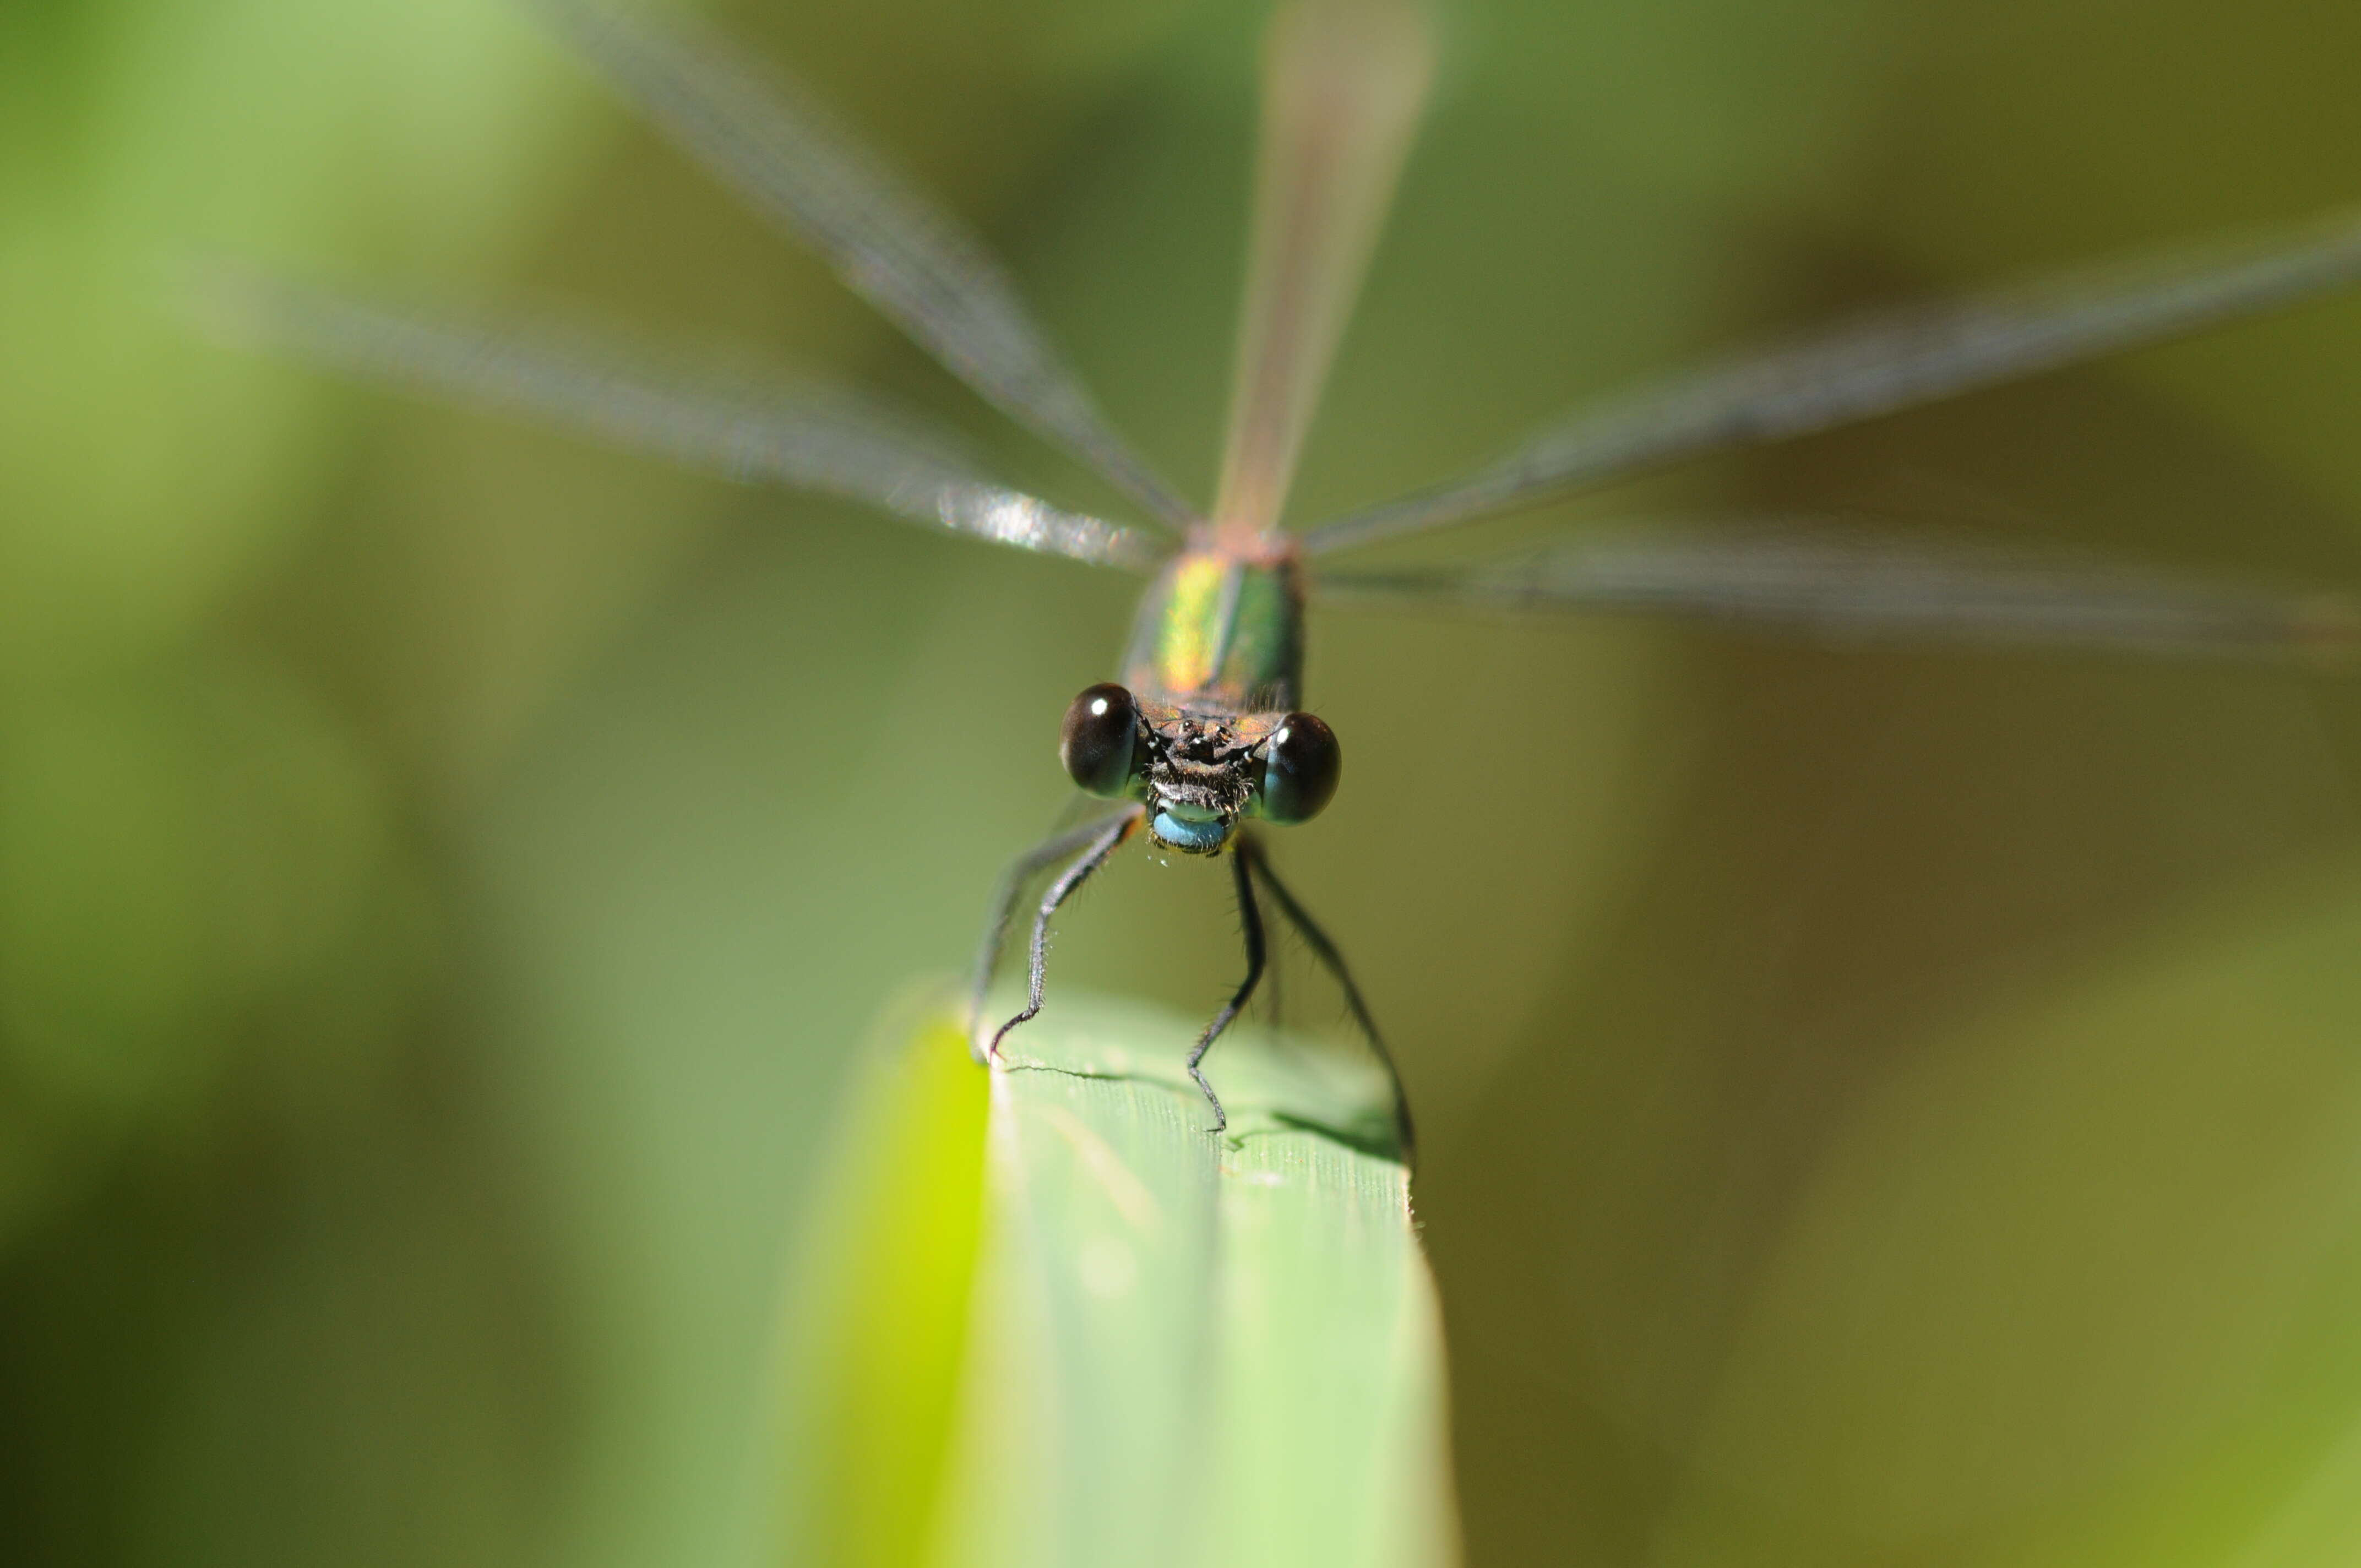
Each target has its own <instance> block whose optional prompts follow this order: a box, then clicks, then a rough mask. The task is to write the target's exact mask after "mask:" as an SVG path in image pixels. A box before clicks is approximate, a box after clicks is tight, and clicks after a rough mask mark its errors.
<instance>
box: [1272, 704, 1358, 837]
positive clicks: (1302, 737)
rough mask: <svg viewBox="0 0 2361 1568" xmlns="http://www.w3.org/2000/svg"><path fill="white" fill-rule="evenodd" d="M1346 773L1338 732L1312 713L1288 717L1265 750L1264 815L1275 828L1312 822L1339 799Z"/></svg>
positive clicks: (1275, 730) (1294, 714)
mask: <svg viewBox="0 0 2361 1568" xmlns="http://www.w3.org/2000/svg"><path fill="white" fill-rule="evenodd" d="M1344 771H1345V753H1344V752H1343V751H1339V750H1338V749H1337V746H1336V732H1335V731H1334V730H1333V729H1329V728H1328V726H1326V725H1325V724H1323V723H1322V722H1321V721H1320V720H1319V719H1318V718H1314V717H1313V716H1312V715H1311V714H1309V713H1290V714H1289V715H1288V716H1287V722H1286V723H1284V724H1282V725H1280V726H1279V728H1278V729H1274V730H1272V731H1271V732H1270V740H1268V742H1266V743H1265V746H1264V751H1263V764H1262V814H1263V815H1264V816H1265V817H1269V818H1270V819H1271V820H1272V821H1273V822H1309V821H1310V820H1312V818H1313V817H1317V816H1319V815H1320V808H1321V807H1322V806H1326V805H1327V804H1328V802H1329V799H1330V798H1331V797H1332V796H1334V795H1335V793H1336V781H1337V779H1338V778H1339V777H1340V776H1342V775H1343V773H1344Z"/></svg>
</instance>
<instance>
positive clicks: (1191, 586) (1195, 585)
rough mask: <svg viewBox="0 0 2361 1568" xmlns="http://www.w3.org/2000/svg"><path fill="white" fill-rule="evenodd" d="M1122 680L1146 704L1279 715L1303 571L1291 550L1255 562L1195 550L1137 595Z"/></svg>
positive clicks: (1294, 668)
mask: <svg viewBox="0 0 2361 1568" xmlns="http://www.w3.org/2000/svg"><path fill="white" fill-rule="evenodd" d="M1123 679H1124V684H1125V685H1128V686H1129V687H1131V689H1132V690H1133V691H1135V692H1137V694H1138V695H1139V696H1142V697H1143V698H1146V699H1148V701H1150V702H1164V703H1170V704H1173V705H1175V706H1178V707H1191V708H1213V709H1222V710H1225V711H1228V712H1231V713H1270V712H1284V711H1286V710H1288V709H1290V708H1292V707H1295V706H1296V704H1297V703H1298V701H1299V700H1300V699H1301V693H1302V689H1303V575H1302V571H1301V567H1300V566H1299V565H1297V563H1296V561H1295V559H1294V557H1293V556H1292V555H1282V556H1279V557H1277V558H1275V559H1272V560H1268V561H1255V560H1248V559H1246V558H1243V557H1241V556H1238V555H1235V554H1231V553H1229V552H1228V551H1225V550H1219V549H1213V548H1205V547H1197V548H1191V549H1189V550H1187V551H1184V552H1183V553H1181V554H1180V555H1178V556H1176V557H1175V558H1174V559H1173V561H1172V563H1171V565H1168V566H1167V567H1165V568H1164V571H1163V574H1162V575H1161V576H1159V577H1158V578H1157V580H1156V586H1155V587H1151V588H1150V589H1148V596H1147V598H1144V599H1143V600H1141V602H1140V607H1139V619H1138V620H1137V621H1135V622H1134V623H1133V630H1132V635H1131V649H1130V652H1129V653H1128V654H1127V655H1126V657H1125V659H1124V674H1123Z"/></svg>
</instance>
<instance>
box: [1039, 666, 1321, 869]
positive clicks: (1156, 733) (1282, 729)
mask: <svg viewBox="0 0 2361 1568" xmlns="http://www.w3.org/2000/svg"><path fill="white" fill-rule="evenodd" d="M1058 757H1059V760H1060V762H1063V763H1064V764H1065V767H1066V772H1067V773H1068V774H1069V775H1070V776H1071V778H1072V779H1073V781H1074V783H1075V784H1078V785H1080V786H1081V787H1082V789H1083V790H1084V791H1085V792H1087V793H1089V794H1091V795H1097V796H1099V797H1101V798H1102V799H1107V800H1118V799H1126V798H1127V799H1133V800H1140V801H1145V802H1146V803H1147V804H1148V808H1149V817H1148V833H1149V834H1150V836H1151V837H1153V838H1154V839H1156V840H1157V841H1158V842H1159V843H1160V844H1163V845H1165V846H1166V847H1168V848H1170V849H1174V850H1180V851H1181V852H1182V853H1184V854H1191V855H1213V854H1219V853H1220V852H1221V850H1222V848H1223V846H1224V845H1225V844H1227V843H1228V842H1229V841H1230V839H1231V836H1232V835H1233V834H1234V833H1235V832H1236V830H1237V825H1238V821H1239V819H1240V818H1241V817H1263V818H1265V819H1266V820H1268V821H1271V822H1278V823H1296V822H1305V821H1309V820H1310V819H1311V818H1312V817H1316V816H1318V815H1319V813H1320V810H1321V808H1322V807H1323V806H1326V805H1327V804H1328V802H1329V799H1330V798H1331V797H1332V796H1334V795H1335V793H1336V783H1337V780H1338V778H1339V776H1340V775H1341V773H1342V771H1343V763H1344V759H1343V753H1342V752H1341V751H1339V749H1338V747H1337V745H1336V735H1335V732H1334V730H1332V729H1329V728H1328V726H1327V725H1326V724H1325V723H1323V722H1322V721H1321V720H1320V719H1319V718H1317V717H1315V716H1314V715H1312V714H1309V713H1246V714H1240V713H1231V712H1228V711H1226V710H1224V709H1221V708H1212V707H1206V708H1198V707H1186V706H1177V705H1173V704H1169V703H1154V702H1142V701H1141V700H1140V699H1138V698H1137V697H1135V696H1133V695H1132V694H1131V693H1130V692H1129V691H1128V690H1126V689H1125V688H1124V687H1122V686H1119V685H1114V684H1112V683H1109V684H1106V685H1095V686H1092V687H1090V688H1088V689H1087V690H1085V691H1084V692H1083V693H1082V695H1081V696H1077V697H1076V698H1074V700H1073V702H1072V704H1071V706H1070V707H1068V708H1067V709H1066V723H1065V731H1064V734H1063V735H1062V737H1061V738H1060V741H1059V746H1058Z"/></svg>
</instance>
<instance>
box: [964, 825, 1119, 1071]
mask: <svg viewBox="0 0 2361 1568" xmlns="http://www.w3.org/2000/svg"><path fill="white" fill-rule="evenodd" d="M1124 815H1137V813H1136V812H1132V813H1126V814H1124ZM1120 820H1122V817H1101V818H1099V819H1098V820H1096V821H1093V822H1085V823H1083V824H1082V825H1081V826H1080V827H1076V828H1067V829H1066V830H1065V831H1063V832H1060V833H1053V834H1051V835H1050V836H1049V838H1047V839H1043V840H1041V842H1039V843H1038V844H1036V845H1034V846H1033V847H1032V848H1031V849H1029V850H1026V851H1025V852H1024V853H1023V854H1021V855H1019V856H1017V857H1016V860H1014V861H1011V862H1009V866H1008V869H1007V870H1006V871H1005V872H1001V873H1000V883H999V885H997V886H996V887H994V889H993V890H992V904H991V905H990V914H989V915H988V916H986V917H985V920H984V927H983V941H982V942H980V943H978V944H977V945H976V953H975V970H974V972H973V973H972V975H971V976H970V977H969V981H968V1007H967V1038H968V1050H969V1053H970V1054H971V1055H972V1056H973V1057H974V1058H975V1059H976V1060H977V1061H978V1062H983V1061H984V1060H985V1059H986V1058H988V1057H989V1056H991V1055H992V1054H993V1053H994V1047H996V1046H997V1044H998V1042H999V1035H994V1036H993V1037H992V1039H991V1041H989V1042H987V1041H986V1040H985V1038H984V1033H983V1017H984V1014H983V1008H984V1002H985V997H986V993H987V992H990V991H991V989H992V976H993V972H994V970H998V969H999V968H1000V955H1001V953H1002V952H1003V951H1004V950H1005V948H1007V946H1008V926H1009V922H1010V921H1012V920H1014V919H1015V918H1016V900H1017V897H1018V896H1019V895H1020V894H1023V893H1024V891H1025V884H1026V883H1028V882H1031V881H1032V880H1033V879H1034V878H1035V877H1037V876H1039V875H1040V874H1041V872H1043V870H1044V869H1046V868H1048V867H1049V866H1053V865H1055V864H1057V863H1058V862H1059V861H1062V860H1064V859H1065V858H1066V857H1067V856H1069V855H1071V854H1074V853H1076V852H1078V851H1079V850H1081V849H1082V847H1083V846H1084V845H1086V844H1090V843H1093V842H1094V841H1095V840H1096V839H1098V838H1099V836H1100V835H1101V834H1103V833H1104V832H1106V831H1107V830H1108V829H1109V828H1111V827H1113V826H1114V825H1115V823H1116V822H1119V821H1120ZM1040 1001H1041V999H1040V998H1039V997H1038V996H1036V997H1034V999H1033V1003H1034V1005H1035V1006H1037V1007H1038V1006H1039V1005H1040ZM1007 1032H1008V1031H1007V1030H1006V1029H1003V1030H1001V1031H1000V1034H1002V1035H1005V1034H1006V1033H1007Z"/></svg>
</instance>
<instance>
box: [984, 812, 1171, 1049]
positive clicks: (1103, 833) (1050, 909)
mask: <svg viewBox="0 0 2361 1568" xmlns="http://www.w3.org/2000/svg"><path fill="white" fill-rule="evenodd" d="M1146 820H1148V812H1147V809H1146V808H1145V807H1143V806H1133V807H1132V808H1131V809H1130V810H1128V811H1126V812H1125V813H1124V814H1123V815H1122V816H1120V817H1115V819H1113V820H1112V821H1109V822H1104V823H1097V824H1093V827H1092V828H1090V830H1089V835H1088V838H1087V839H1086V842H1087V843H1088V844H1089V846H1090V847H1089V848H1088V849H1086V850H1083V851H1082V858H1081V859H1079V860H1077V861H1074V863H1073V864H1072V865H1070V866H1068V867H1067V868H1066V869H1065V871H1064V872H1061V873H1060V875H1059V877H1058V880H1057V881H1056V882H1053V883H1050V884H1049V892H1048V893H1047V894H1043V895H1042V899H1041V909H1040V912H1039V913H1038V915H1036V916H1034V917H1033V948H1032V960H1031V964H1030V968H1029V973H1028V977H1027V992H1026V1002H1025V1011H1023V1012H1022V1013H1019V1014H1016V1017H1014V1018H1011V1019H1010V1020H1009V1021H1008V1022H1007V1023H1005V1024H1003V1025H1001V1026H1000V1027H999V1029H998V1030H997V1031H995V1032H994V1035H993V1036H992V1043H991V1044H990V1045H988V1046H986V1047H984V1055H985V1056H987V1057H992V1058H997V1057H998V1056H999V1055H1000V1042H1001V1041H1003V1040H1005V1039H1006V1038H1007V1037H1008V1031H1009V1030H1011V1029H1014V1028H1015V1027H1016V1026H1017V1025H1019V1024H1026V1023H1030V1022H1031V1021H1032V1020H1033V1019H1034V1017H1035V1016H1037V1015H1038V1014H1039V1013H1040V1011H1041V986H1042V982H1043V981H1044V979H1045V978H1046V977H1047V976H1048V974H1049V920H1050V917H1051V916H1054V915H1056V914H1057V913H1058V906H1059V905H1061V904H1063V903H1065V902H1066V900H1068V899H1069V898H1071V897H1072V896H1073V895H1074V892H1075V890H1076V889H1078V888H1080V887H1081V886H1082V883H1086V882H1088V881H1089V880H1090V879H1091V873H1092V872H1095V871H1097V870H1098V869H1099V868H1100V867H1101V866H1103V865H1104V864H1106V863H1107V861H1109V860H1110V859H1112V858H1113V857H1114V855H1115V851H1116V850H1120V849H1122V848H1123V845H1124V840H1125V839H1129V838H1130V837H1131V836H1132V834H1134V833H1135V832H1137V831H1138V829H1139V825H1140V824H1141V823H1142V822H1145V821H1146ZM1066 837H1067V838H1071V837H1074V835H1071V834H1070V835H1067V836H1066ZM1050 842H1051V843H1052V844H1057V845H1059V846H1060V850H1057V851H1051V850H1050V849H1049V845H1044V846H1042V849H1041V850H1037V851H1035V852H1036V853H1037V854H1040V855H1041V856H1042V858H1043V859H1044V860H1048V859H1050V858H1053V857H1054V854H1055V853H1059V852H1062V850H1063V848H1065V847H1066V846H1065V841H1064V839H1052V840H1051V841H1050ZM1030 858H1031V857H1030V856H1028V857H1027V859H1028V860H1029V859H1030ZM1023 865H1024V862H1023V861H1019V862H1018V867H1019V868H1022V866H1023ZM1027 874H1029V873H1027ZM1010 896H1011V898H1012V899H1013V898H1014V896H1015V895H1014V894H1011V895H1010ZM998 924H999V925H1000V926H1001V927H1002V928H1004V929H1005V926H1006V921H1005V918H1004V919H1003V920H1002V921H1000V922H998ZM992 946H993V948H994V956H997V952H998V943H997V941H996V940H995V941H994V942H993V943H992Z"/></svg>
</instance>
